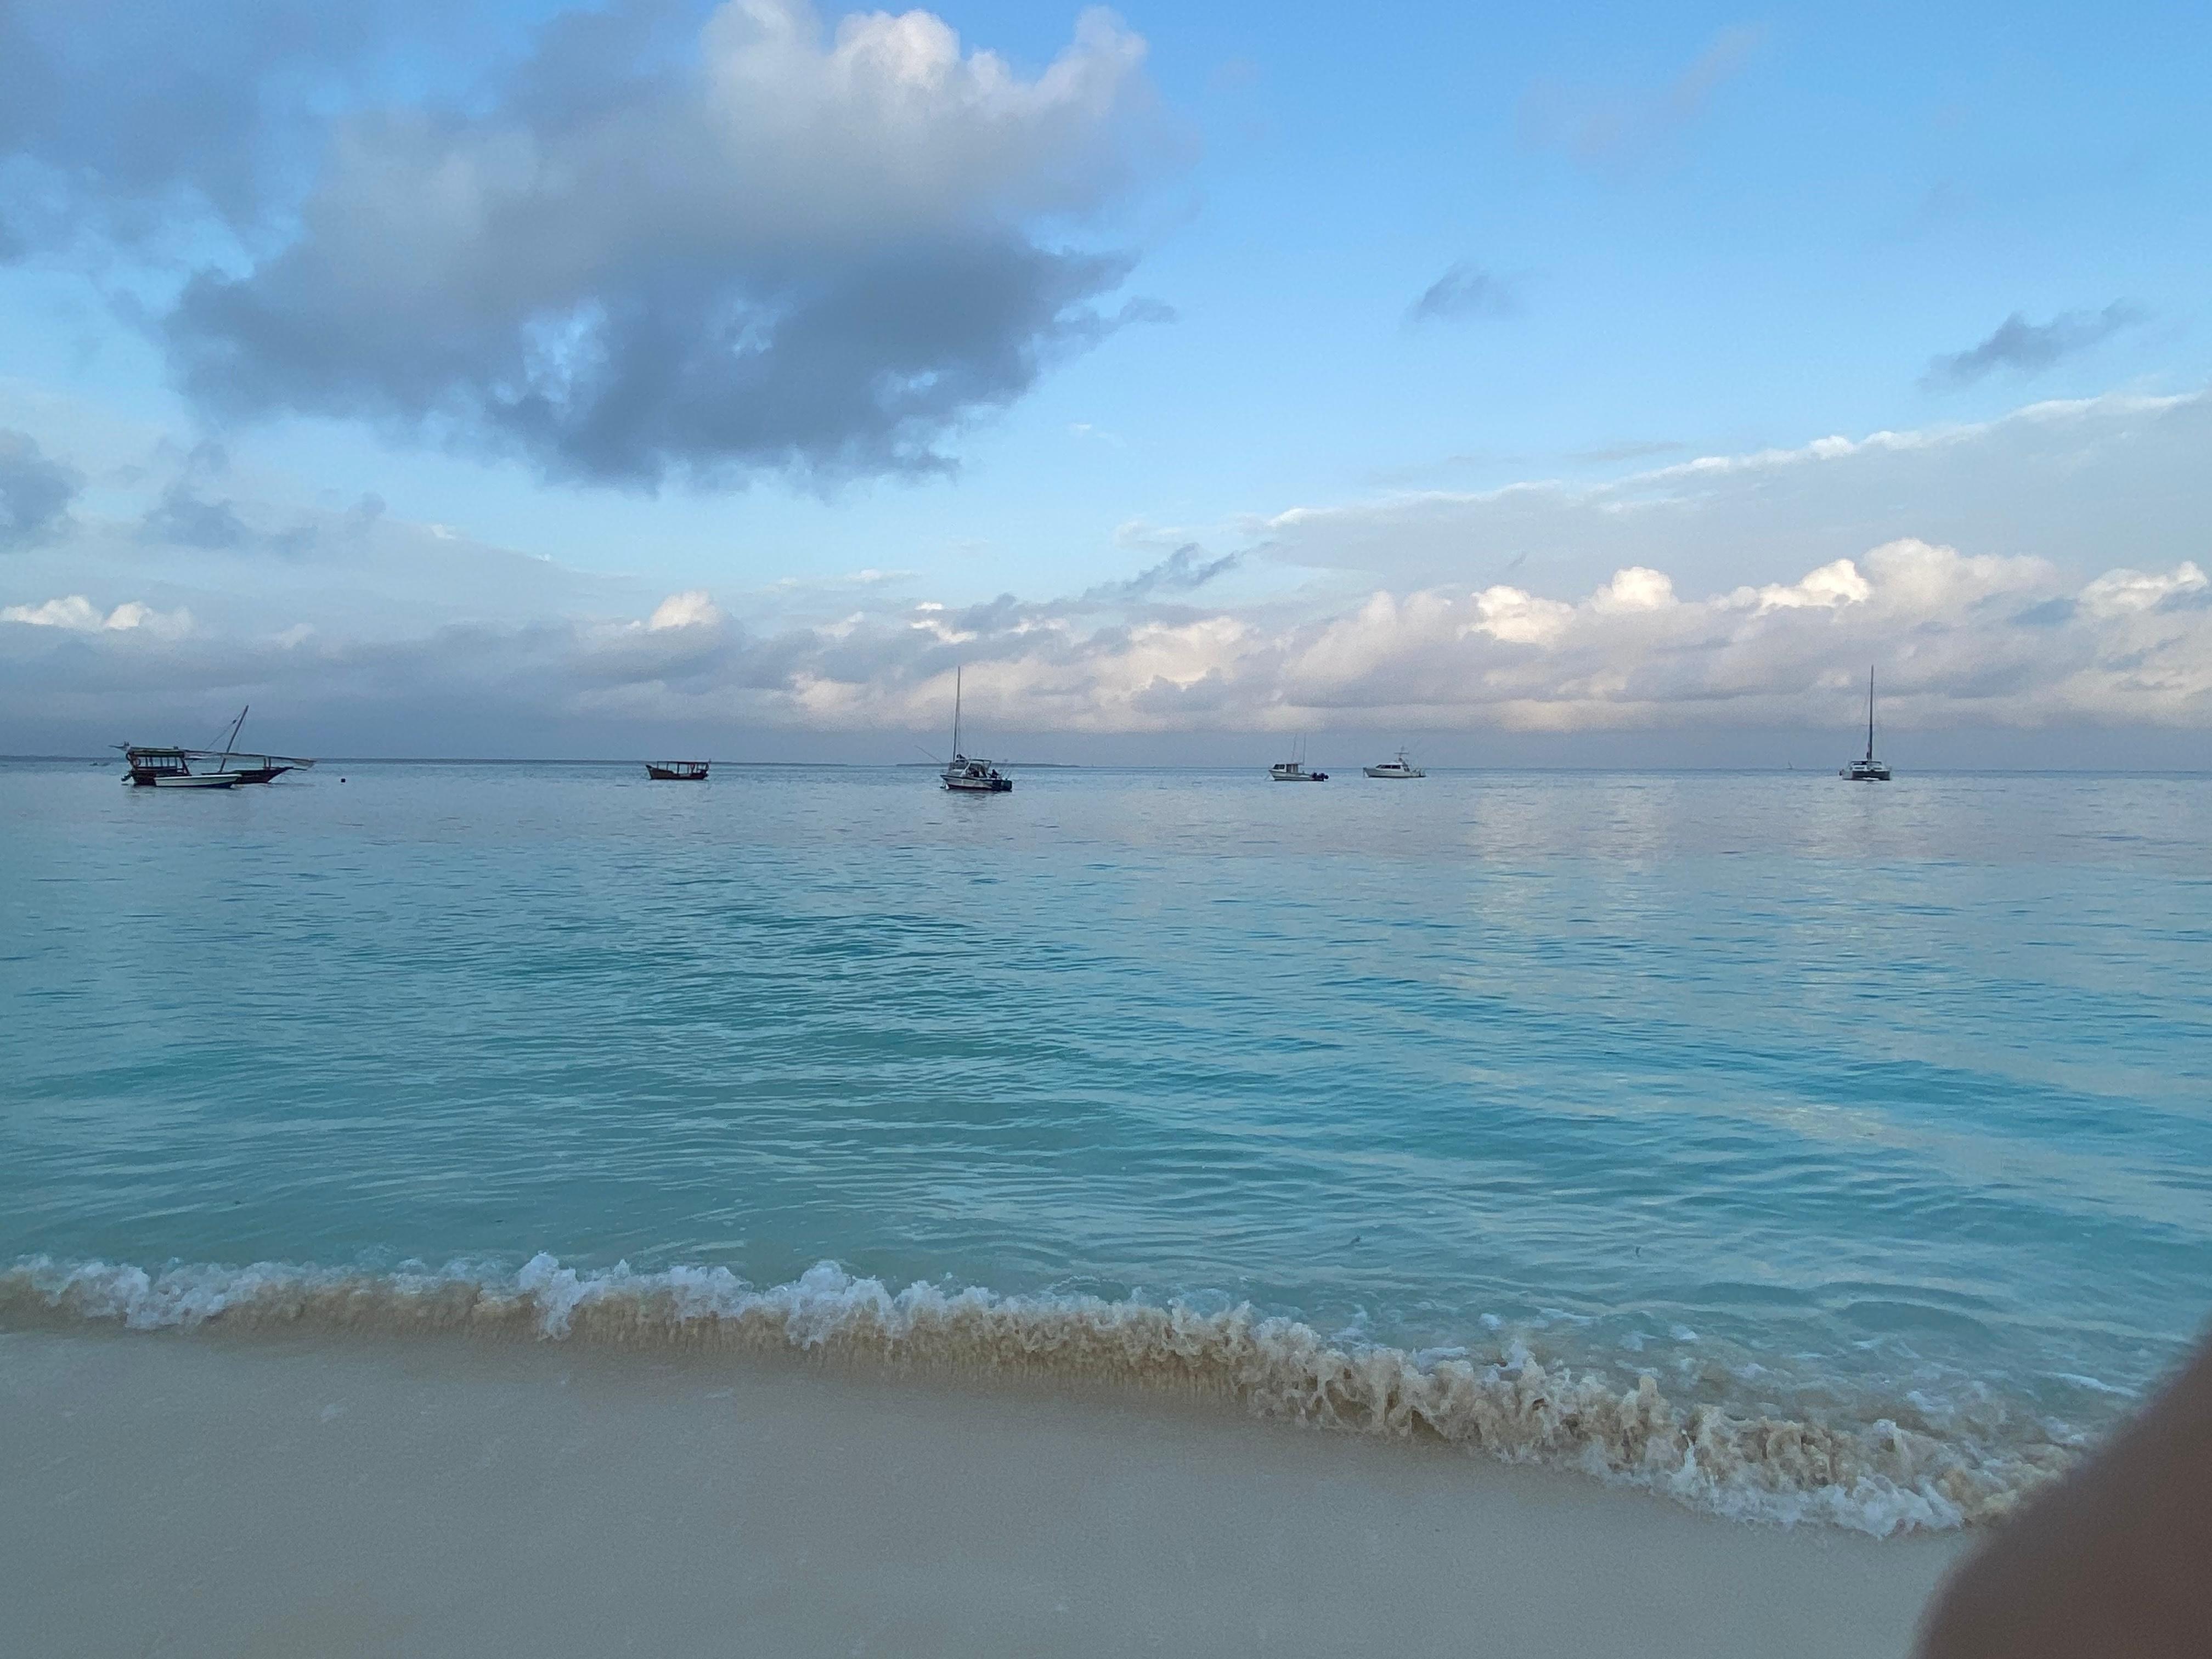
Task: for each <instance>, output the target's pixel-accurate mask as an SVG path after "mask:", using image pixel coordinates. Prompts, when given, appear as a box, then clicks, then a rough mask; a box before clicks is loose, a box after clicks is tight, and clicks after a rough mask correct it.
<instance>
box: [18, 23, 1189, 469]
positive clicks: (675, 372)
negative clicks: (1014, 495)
mask: <svg viewBox="0 0 2212 1659" xmlns="http://www.w3.org/2000/svg"><path fill="white" fill-rule="evenodd" d="M531 9H539V10H549V11H550V10H551V9H553V8H552V6H551V4H550V0H548V3H546V4H544V5H543V6H539V7H535V8H531ZM527 21H528V9H526V11H525V12H524V14H523V15H522V18H521V21H517V18H516V16H515V14H514V10H513V8H512V7H506V6H501V5H497V4H494V3H492V0H453V3H436V4H434V3H431V0H363V3H361V4H357V5H349V6H343V7H332V6H325V5H322V4H319V3H315V0H206V3H204V4H201V5H196V6H192V7H166V8H165V7H158V6H157V7H153V8H143V7H131V6H126V5H124V4H121V3H110V0H0V258H9V257H20V256H21V255H24V254H27V253H30V252H41V253H43V254H46V255H48V256H58V257H61V258H69V259H75V260H77V261H80V262H82V263H84V264H88V265H98V266H101V267H103V268H106V267H108V266H112V265H113V264H115V263H116V262H117V261H118V260H122V261H124V262H125V263H128V262H129V261H131V260H142V261H143V260H146V259H152V260H155V261H156V262H157V263H158V264H159V265H160V266H161V268H162V269H163V270H165V271H166V270H176V269H179V268H182V269H184V270H185V271H187V272H188V273H190V274H189V276H188V280H186V281H185V283H183V284H182V287H181V292H180V294H179V297H178V299H177V301H176V303H175V304H174V306H173V307H163V306H161V305H160V304H158V303H156V304H148V302H146V301H143V298H141V299H137V300H134V301H131V303H132V304H133V305H134V306H143V307H145V309H144V312H143V319H144V320H145V321H146V323H147V324H148V325H149V327H150V328H151V329H152V330H153V331H155V333H156V334H157V336H158V337H160V338H161V340H162V342H163V343H165V345H166V346H167V349H168V350H169V353H170V356H171V363H172V368H173V372H174V374H175V375H176V377H177V379H178V380H179V382H180V384H181V385H182V386H184V387H185V389H186V390H187V391H188V392H191V394H192V395H193V396H194V397H195V398H197V399H198V400H199V402H200V403H201V404H202V406H203V407H204V408H205V409H206V410H210V412H215V413H219V414H221V415H222V416H226V417H233V418H238V417H244V418H252V417H258V416H278V415H283V414H286V413H308V414H313V415H319V416H337V417H340V418H356V419H362V420H367V421H370V422H375V423H377V424H380V425H381V426H382V427H384V428H386V429H387V430H389V431H392V432H394V433H397V434H400V435H406V436H410V437H419V438H422V439H425V440H428V441H433V442H437V443H441V444H444V445H447V446H448V447H459V448H463V449H469V450H473V451H477V452H482V453H502V454H510V455H519V456H521V457H523V458H526V459H528V460H530V461H531V462H532V463H534V464H536V465H538V466H539V467H540V468H541V469H542V470H543V471H544V472H546V473H547V474H548V475H549V476H555V477H563V478H569V479H576V480H583V481H588V482H594V483H608V484H615V485H622V486H633V487H645V488H651V487H653V486H654V485H657V484H658V483H660V482H662V481H663V480H665V479H667V478H670V477H680V478H683V479H685V480H687V481H691V482H696V483H723V482H742V481H743V480H744V478H745V477H748V476H750V475H752V474H755V473H758V472H763V471H776V472H785V473H790V474H795V475H799V476H801V477H805V478H808V479H811V480H814V481H817V482H819V483H833V482H835V481H836V480H838V479H842V478H844V477H852V476H855V475H865V474H874V473H891V474H898V473H909V474H911V473H926V472H933V471H945V470H947V469H949V468H951V466H952V465H954V464H955V460H954V454H953V449H952V446H953V442H954V440H956V439H957V436H958V435H959V434H960V433H961V432H962V431H963V429H964V428H967V427H968V426H969V425H970V424H971V423H972V422H974V421H975V420H976V419H977V418H979V417H982V416H988V415H989V414H990V413H992V412H993V411H994V410H999V409H1000V408H1003V407H1004V406H1006V404H1010V403H1012V402H1013V401H1014V400H1016V399H1018V398H1020V397H1021V396H1022V395H1023V393H1024V392H1026V391H1027V390H1028V389H1029V388H1030V386H1032V385H1033V384H1034V383H1035V382H1036V379H1037V378H1038V376H1039V375H1040V374H1042V373H1044V372H1045V371H1046V370H1047V369H1048V368H1049V367H1050V366H1051V364H1052V363H1054V362H1055V361H1056V360H1058V359H1060V358H1062V357H1064V356H1068V355H1070V354H1073V353H1076V352H1079V351H1081V350H1084V349H1088V348H1089V347H1091V346H1092V345H1094V344H1096V343H1097V342H1098V341H1099V340H1101V339H1102V338H1103V337H1105V336H1106V335H1108V334H1109V333H1110V332H1112V331H1114V330H1115V329H1116V328H1118V327H1121V326H1123V325H1127V324H1129V323H1133V322H1140V321H1164V320H1167V319H1170V317H1171V315H1172V313H1170V312H1169V311H1168V310H1167V309H1166V307H1163V306H1160V305H1158V304H1157V303H1156V302H1152V301H1144V300H1141V299H1138V300H1128V301H1123V300H1121V299H1120V298H1119V297H1118V296H1117V297H1115V298H1113V299H1111V300H1109V297H1108V296H1109V295H1111V294H1112V292H1113V290H1114V289H1116V288H1118V287H1119V286H1120V285H1121V283H1122V282H1123V281H1124V280H1125V278H1126V277H1127V276H1128V274H1129V271H1130V270H1131V268H1132V265H1133V258H1132V257H1131V256H1130V255H1128V254H1127V253H1126V252H1120V251H1117V250H1115V249H1114V248H1113V247H1110V246H1097V245H1096V243H1095V239H1087V238H1086V235H1085V227H1086V226H1089V225H1092V224H1095V223H1097V221H1098V217H1099V216H1100V215H1102V214H1103V213H1104V212H1106V211H1109V210H1111V209H1113V208H1114V207H1115V206H1116V205H1117V204H1119V203H1120V202H1121V201H1122V200H1123V199H1124V198H1126V197H1127V195H1128V193H1129V192H1130V191H1131V190H1132V189H1133V188H1134V187H1136V186H1137V185H1139V184H1141V183H1142V182H1143V180H1144V179H1146V178H1148V177H1149V176H1151V174H1152V172H1153V171H1154V170H1156V168H1157V167H1158V166H1159V165H1160V164H1161V162H1162V161H1163V159H1164V157H1165V155H1166V153H1167V148H1168V146H1167V145H1165V144H1164V142H1163V139H1162V133H1163V131H1164V129H1163V127H1162V125H1161V123H1160V122H1159V121H1158V118H1157V114H1156V112H1155V110H1154V108H1153V106H1152V97H1151V94H1150V92H1149V90H1148V88H1147V87H1146V82H1145V80H1144V77H1143V73H1142V60H1143V57H1144V44H1143V42H1142V41H1141V40H1138V39H1137V38H1136V37H1135V36H1133V35H1132V34H1130V33H1127V31H1126V30H1124V29H1123V28H1122V27H1121V26H1120V25H1119V24H1118V23H1117V22H1115V21H1113V19H1112V18H1111V16H1110V15H1109V14H1106V13H1104V12H1091V13H1085V15H1083V16H1082V18H1081V19H1080V20H1079V22H1078V24H1077V26H1076V29H1075V34H1074V39H1073V42H1072V43H1071V44H1070V45H1069V46H1068V47H1067V48H1066V50H1065V51H1064V52H1062V53H1061V54H1060V57H1059V58H1057V59H1056V60H1054V62H1053V63H1052V64H1049V65H1048V66H1047V67H1046V68H1045V69H1044V70H1042V71H1041V72H1040V73H1039V74H1038V75H1036V76H1035V77H1033V78H1025V77H1024V76H1021V75H1020V74H1018V73H1017V72H1014V71H1012V70H1009V68H1008V67H1007V66H1006V64H1005V63H1004V61H1003V60H1001V59H1000V58H996V57H995V56H994V55H992V54H990V53H988V52H983V51H969V50H963V46H962V44H961V42H960V41H959V40H958V38H957V36H956V35H955V34H954V33H953V32H952V31H951V28H950V27H947V26H945V24H943V23H942V22H941V21H939V20H938V19H936V18H935V17H933V16H932V15H929V14H927V12H919V11H917V12H909V13H908V14H906V15H903V16H902V17H896V18H894V17H892V16H890V15H886V14H884V13H866V14H859V15H854V16H851V17H848V18H845V19H843V20H842V21H840V22H839V24H838V26H837V27H836V30H835V31H834V33H833V32H832V31H830V30H829V28H827V27H825V25H824V24H823V20H822V18H821V16H820V15H818V14H817V12H816V11H815V10H813V9H812V8H811V6H810V5H809V4H807V3H806V0H729V3H724V4H720V5H713V4H697V3H689V0H614V3H612V4H611V5H609V6H608V7H606V8H605V9H595V10H589V11H585V10H575V9H571V10H568V11H563V12H561V13H559V14H558V15H554V16H553V17H552V18H551V19H550V21H546V22H545V23H544V25H543V26H542V27H538V29H537V31H536V33H535V34H534V36H530V35H523V36H518V34H517V33H516V31H517V29H518V28H519V27H523V26H524V25H525V24H526V23H527ZM519 42H520V43H522V44H526V50H523V51H520V52H517V51H515V50H514V48H515V47H516V46H517V45H518V43H519ZM426 86H427V88H428V89H427V90H425V88H426ZM401 87H404V88H406V89H407V91H406V95H405V96H404V97H403V96H398V95H396V94H395V90H394V89H395V88H401ZM219 242H228V243H229V244H231V246H232V252H231V253H230V254H229V255H228V257H227V258H225V259H224V260H223V261H222V263H221V264H213V263H208V262H207V261H206V254H205V249H206V248H207V247H208V246H210V245H213V244H216V243H219ZM195 264H197V266H198V268H197V270H194V269H193V268H194V266H195ZM118 291H128V292H132V293H137V291H138V290H137V289H132V288H130V287H129V285H128V284H125V287H124V289H121V290H118Z"/></svg>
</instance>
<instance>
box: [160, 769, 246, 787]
mask: <svg viewBox="0 0 2212 1659" xmlns="http://www.w3.org/2000/svg"><path fill="white" fill-rule="evenodd" d="M238 778H239V775H238V774H237V773H235V772H200V773H193V772H178V773H173V774H170V775H165V776H162V777H158V778H155V780H154V787H155V788H156V789H232V788H235V787H237V785H238Z"/></svg>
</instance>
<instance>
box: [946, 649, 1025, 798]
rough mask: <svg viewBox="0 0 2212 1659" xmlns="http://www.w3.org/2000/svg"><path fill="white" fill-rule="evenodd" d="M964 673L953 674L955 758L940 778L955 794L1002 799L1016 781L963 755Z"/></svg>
mask: <svg viewBox="0 0 2212 1659" xmlns="http://www.w3.org/2000/svg"><path fill="white" fill-rule="evenodd" d="M962 672H963V670H962V669H959V668H956V669H954V670H953V671H952V758H951V760H949V761H947V762H945V769H944V770H943V771H942V772H940V773H939V774H938V776H939V778H940V779H941V780H942V781H944V784H945V787H946V788H947V789H950V790H951V791H952V792H953V793H956V794H962V795H1003V794H1006V793H1009V792H1010V791H1012V788H1013V787H1014V781H1013V780H1012V778H1010V777H1008V776H1007V775H1006V774H1005V773H1004V772H1001V771H1000V770H999V769H998V768H997V767H995V766H994V765H992V764H991V763H990V762H988V761H987V760H979V759H977V758H975V757H974V756H972V755H963V754H962V753H961V752H960V677H961V674H962Z"/></svg>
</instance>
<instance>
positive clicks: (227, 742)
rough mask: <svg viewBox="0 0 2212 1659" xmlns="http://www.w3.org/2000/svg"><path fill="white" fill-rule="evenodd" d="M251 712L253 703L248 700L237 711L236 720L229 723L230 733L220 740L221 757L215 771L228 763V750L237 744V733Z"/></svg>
mask: <svg viewBox="0 0 2212 1659" xmlns="http://www.w3.org/2000/svg"><path fill="white" fill-rule="evenodd" d="M252 712H253V705H252V703H250V702H249V703H248V704H246V707H245V708H241V709H240V710H239V711H238V718H237V720H234V721H233V722H232V724H231V728H230V735H229V736H228V737H227V738H224V739H223V740H222V760H220V761H218V762H217V763H216V770H217V771H221V770H222V769H224V768H226V767H228V765H229V764H230V751H231V750H232V749H233V748H234V747H235V746H236V745H237V743H238V734H239V732H240V730H241V729H243V728H244V726H245V725H246V716H247V715H248V714H252Z"/></svg>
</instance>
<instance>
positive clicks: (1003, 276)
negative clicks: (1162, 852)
mask: <svg viewBox="0 0 2212 1659" xmlns="http://www.w3.org/2000/svg"><path fill="white" fill-rule="evenodd" d="M2208 62H2212V15H2207V14H2206V13H2205V12H2204V10H2203V8H2201V7H2184V6H2179V5H2173V6H2165V5H2142V6H2136V7H2131V8H2126V9H2124V15H2115V14H2114V13H2113V12H2112V10H2111V9H2108V8H2097V9H2092V8H2090V7H2087V6H2072V5H2059V4H2041V5H2038V4H2027V5H2020V4H2015V5H2010V6H2006V7H2003V8H1999V7H1996V6H1993V5H1979V4H1961V5H1957V6H1953V7H1947V8H1940V9H1939V8H1928V7H1924V6H1921V7H1912V8H1906V7H1903V6H1889V5H1880V4H1876V5H1869V6H1864V7H1860V8H1853V9H1835V8H1810V7H1808V8H1800V9H1786V8H1765V9H1731V8H1712V7H1702V6H1697V5H1689V4H1668V5H1656V6H1655V5H1649V4H1646V5H1638V6H1627V5H1622V6H1602V5H1588V4H1582V5H1573V6H1568V7H1559V8H1543V9H1539V8H1526V7H1515V8H1504V7H1494V8H1493V7H1481V6H1474V7H1470V6H1465V5H1453V6H1442V5H1423V4H1407V5H1405V6H1401V7H1394V8H1389V9H1384V10H1383V11H1381V12H1379V13H1375V14H1371V15H1370V14H1352V13H1348V12H1346V11H1344V10H1342V9H1337V8H1329V9H1323V8H1322V7H1319V6H1314V5H1302V4H1275V5H1270V6H1267V7H1264V8H1263V7H1261V6H1258V5H1247V4H1243V3H1227V0H1224V3H1211V4H1193V3H1188V0H1186V3H1182V4H1177V5H1158V6H1147V5H1142V4H1133V5H1129V6H1127V7H1125V8H1123V9H1121V10H1119V11H1108V10H1103V9H1080V8H1076V7H1064V8H1055V7H1053V6H1050V5H1038V4H1036V3H1033V0H1032V3H1025V4H1021V5H1014V4H1006V3H975V4H957V3H949V0H948V3H944V4H941V5H940V6H939V8H938V9H935V10H933V11H925V10H915V11H909V12H905V13H900V14H891V13H884V12H854V13H845V12H840V11H838V10H836V9H832V8H816V7H811V6H809V5H806V4H804V3H800V0H726V3H720V4H713V3H691V0H610V3H605V4H599V5H594V6H585V7H579V6H568V5H562V4H557V3H550V0H532V3H519V0H440V3H436V4H431V3H428V0H362V3H360V4H357V5H356V6H353V7H349V8H344V9H337V8H331V7H327V6H322V5H317V4H313V3H305V0H198V3H195V4H193V5H191V6H189V7H187V6H184V5H179V4H167V5H154V6H150V7H149V6H147V5H144V4H125V3H121V0H0V751H4V752H13V753H69V752H92V751H93V750H96V749H98V748H99V747H100V746H101V745H104V744H109V743H113V742H118V741H122V740H125V739H130V740H133V741H140V742H185V743H198V742H204V741H207V740H208V739H209V738H210V736H211V735H212V734H213V733H214V732H216V731H217V730H219V729H220V728H221V726H222V725H223V724H224V723H225V722H226V721H227V720H228V718H229V717H230V716H231V715H233V714H235V712H236V710H237V709H238V708H240V706H241V705H244V704H247V703H251V704H252V706H253V708H254V711H255V712H254V714H253V717H252V718H253V722H254V726H255V729H256V732H257V733H258V741H260V742H263V743H266V744H270V745H271V746H273V747H279V748H285V749H290V750H296V751H299V752H308V753H314V752H325V753H349V754H356V755H378V754H383V755H417V756H435V755H451V756H461V755H485V756H492V755H496V756H543V757H561V756H569V757H585V756H599V757H623V756H631V755H637V754H643V753H648V752H650V753H666V754H674V753H679V752H683V753H694V754H711V755H714V756H717V757H725V758H730V759H745V758H757V759H802V758H821V759H830V760H844V761H888V760H913V759H917V758H919V757H920V753H921V751H922V750H929V751H931V752H936V751H939V750H942V749H943V747H944V740H945V728H946V727H947V726H949V724H950V718H951V683H952V678H953V675H954V672H955V670H956V668H957V669H960V670H961V671H962V672H963V676H964V684H965V688H966V693H965V695H966V699H967V714H968V717H969V722H970V726H971V729H975V730H977V731H978V732H979V736H978V738H977V742H978V744H985V745H987V746H988V747H990V748H992V749H993V750H994V751H995V752H996V753H998V754H1000V755H1003V756H1004V757H1007V758H1012V759H1017V760H1018V759H1037V760H1043V759H1055V760H1077V761H1091V762H1137V761H1158V762H1166V763H1232V764H1243V763H1265V762H1266V761H1267V760H1269V759H1273V758H1279V755H1278V753H1277V751H1278V750H1281V749H1282V748H1283V747H1284V744H1285V742H1287V741H1289V740H1290V739H1291V738H1292V737H1294V736H1295V735H1297V734H1300V733H1304V734H1308V735H1309V737H1310V745H1311V750H1312V752H1313V753H1314V755H1315V757H1316V758H1317V759H1322V758H1325V759H1326V760H1327V761H1328V762H1329V763H1333V764H1337V765H1347V764H1350V763H1353V762H1355V761H1357V760H1358V759H1362V758H1368V759H1371V758H1374V757H1376V756H1375V755H1374V754H1370V753H1369V752H1368V751H1369V750H1376V751H1377V752H1378V753H1381V752H1388V751H1389V750H1393V749H1395V747H1397V746H1398V745H1399V744H1407V745H1409V746H1411V747H1412V748H1413V750H1415V751H1416V753H1417V755H1418V756H1419V757H1424V758H1427V759H1429V760H1431V761H1433V762H1435V763H1443V764H1449V763H1516V764H1655V765H1671V764H1685V765H1699V764H1718V765H1735V764H1742V765H1777V766H1778V765H1784V764H1797V765H1833V764H1835V763H1838V761H1840V760H1841V759H1844V758H1846V757H1848V755H1849V753H1850V752H1851V749H1852V746H1853V739H1852V737H1851V733H1852V732H1853V731H1854V730H1855V729H1856V728H1857V727H1858V726H1859V725H1860V723H1861V722H1862V721H1863V698H1864V688H1865V680H1866V676H1867V673H1868V671H1869V667H1871V668H1873V669H1874V671H1875V675H1876V677H1877V679H1878V682H1879V684H1881V688H1882V701H1881V709H1882V719H1883V731H1884V733H1885V740H1884V741H1885V752H1886V755H1887V757H1889V758H1891V759H1892V760H1893V762H1894V763H1898V764H1899V765H1903V766H1911V765H1913V764H1922V765H1927V766H1943V765H1975V764H1988V765H2052V766H2100V765H2143V766H2159V767H2166V766H2179V767H2192V768H2193V767H2200V766H2203V765H2207V764H2212V580H2208V572H2212V483H2208V482H2207V480H2208V479H2212V465H2208V461H2212V396H2209V395H2208V392H2212V336H2209V335H2208V333H2207V325H2208V321H2212V319H2208V316H2207V307H2206V295H2207V288H2206V284H2205V282H2204V273H2205V271H2206V270H2207V269H2208V267H2212V192H2209V191H2208V188H2207V175H2206V170H2205V167H2204V161H2203V158H2204V157H2205V156H2206V155H2212V92H2208V90H2207V88H2208V85H2212V79H2208V77H2207V76H2205V74H2204V73H2203V70H2204V66H2205V64H2207V63H2208Z"/></svg>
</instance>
